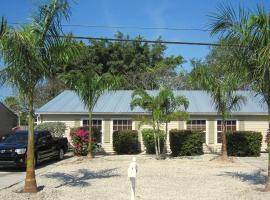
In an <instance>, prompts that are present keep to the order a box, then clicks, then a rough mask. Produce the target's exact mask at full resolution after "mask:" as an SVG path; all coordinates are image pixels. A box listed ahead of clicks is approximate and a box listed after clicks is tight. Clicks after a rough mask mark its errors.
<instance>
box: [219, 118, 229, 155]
mask: <svg viewBox="0 0 270 200" xmlns="http://www.w3.org/2000/svg"><path fill="white" fill-rule="evenodd" d="M221 134H222V146H221V158H222V160H228V153H227V139H226V127H225V120H222V133H221Z"/></svg>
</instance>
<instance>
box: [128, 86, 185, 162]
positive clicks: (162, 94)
mask: <svg viewBox="0 0 270 200" xmlns="http://www.w3.org/2000/svg"><path fill="white" fill-rule="evenodd" d="M182 105H184V109H185V108H186V107H187V106H188V101H187V100H186V99H185V97H182V96H179V97H177V98H175V97H174V95H173V92H172V91H171V90H169V89H165V88H162V89H161V90H160V91H159V93H158V94H157V95H156V96H151V95H149V94H148V93H147V91H145V90H143V89H137V90H134V91H133V93H132V101H131V103H130V107H131V109H134V108H135V107H136V106H139V107H141V108H143V109H144V110H146V111H148V112H150V120H149V119H148V118H141V121H142V122H143V123H148V124H151V125H152V127H153V130H154V140H155V153H156V157H157V159H159V158H160V153H161V152H160V138H159V134H156V132H159V130H160V126H161V124H162V123H163V122H165V123H166V137H167V132H168V127H167V123H168V122H169V121H171V120H172V119H175V118H177V117H180V115H182V114H183V113H182V112H178V113H174V111H175V110H178V109H180V108H181V106H182ZM181 109H182V108H181ZM165 140H166V139H165ZM165 145H166V141H165ZM164 148H166V146H165V147H164ZM164 148H163V149H164Z"/></svg>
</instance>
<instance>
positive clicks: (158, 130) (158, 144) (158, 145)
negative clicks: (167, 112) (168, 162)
mask: <svg viewBox="0 0 270 200" xmlns="http://www.w3.org/2000/svg"><path fill="white" fill-rule="evenodd" d="M159 133H160V127H159V123H158V124H157V149H158V155H159V156H160V137H159ZM159 158H160V157H159Z"/></svg>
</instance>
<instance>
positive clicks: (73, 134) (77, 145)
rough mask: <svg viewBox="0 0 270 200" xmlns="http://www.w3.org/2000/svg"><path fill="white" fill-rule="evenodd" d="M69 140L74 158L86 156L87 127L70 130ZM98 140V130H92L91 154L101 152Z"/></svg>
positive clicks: (99, 135)
mask: <svg viewBox="0 0 270 200" xmlns="http://www.w3.org/2000/svg"><path fill="white" fill-rule="evenodd" d="M70 138H71V142H72V149H73V152H74V154H75V155H76V156H86V155H87V153H88V144H89V127H88V126H83V127H75V128H71V129H70ZM98 138H101V133H100V131H99V130H97V129H95V128H93V129H92V146H91V147H92V152H93V153H98V152H100V151H101V150H102V146H101V144H100V143H99V140H100V139H98Z"/></svg>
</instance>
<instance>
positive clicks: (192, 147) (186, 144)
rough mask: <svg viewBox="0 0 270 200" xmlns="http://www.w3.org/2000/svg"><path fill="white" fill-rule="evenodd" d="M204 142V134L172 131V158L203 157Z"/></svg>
mask: <svg viewBox="0 0 270 200" xmlns="http://www.w3.org/2000/svg"><path fill="white" fill-rule="evenodd" d="M204 141H205V134H204V133H203V132H198V131H191V130H176V129H174V130H171V131H170V147H171V151H172V156H194V155H202V154H203V143H204Z"/></svg>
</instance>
